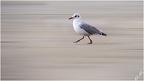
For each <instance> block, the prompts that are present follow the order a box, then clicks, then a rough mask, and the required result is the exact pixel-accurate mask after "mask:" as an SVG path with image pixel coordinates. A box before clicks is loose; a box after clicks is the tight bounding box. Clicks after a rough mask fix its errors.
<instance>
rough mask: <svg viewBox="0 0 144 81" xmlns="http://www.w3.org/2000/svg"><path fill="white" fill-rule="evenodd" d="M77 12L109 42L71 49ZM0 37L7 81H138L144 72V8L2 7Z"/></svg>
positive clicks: (98, 39) (121, 4) (72, 4)
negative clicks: (143, 19) (143, 50)
mask: <svg viewBox="0 0 144 81" xmlns="http://www.w3.org/2000/svg"><path fill="white" fill-rule="evenodd" d="M76 12H78V13H80V14H81V16H82V18H83V20H84V21H86V22H87V23H89V24H91V25H93V26H95V27H98V28H100V29H101V30H103V31H104V32H105V33H107V35H108V36H107V37H104V36H99V35H93V36H91V38H92V39H93V42H94V43H93V44H91V45H90V44H87V43H88V42H89V40H88V38H87V37H85V39H84V40H82V41H81V42H79V43H73V42H74V41H76V40H77V39H79V38H81V36H80V35H78V34H76V33H75V31H74V30H73V27H72V20H68V18H69V17H71V16H72V15H73V14H74V13H76ZM1 32H2V55H1V57H2V60H1V61H2V79H3V80H134V78H135V76H136V75H138V74H139V72H140V71H142V68H143V65H142V61H143V57H142V56H143V54H142V2H112V1H111V2H105V1H103V2H100V1H95V2H66V1H62V2H44V1H39V2H36V1H33V2H30V1H27V2H26V1H25V2H23V1H20V2H2V31H1ZM139 79H142V77H140V78H139Z"/></svg>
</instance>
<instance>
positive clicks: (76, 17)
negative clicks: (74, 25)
mask: <svg viewBox="0 0 144 81" xmlns="http://www.w3.org/2000/svg"><path fill="white" fill-rule="evenodd" d="M78 18H81V16H80V14H79V13H75V14H74V15H73V16H72V17H70V18H69V20H70V19H78Z"/></svg>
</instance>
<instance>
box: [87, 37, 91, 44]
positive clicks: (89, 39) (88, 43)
mask: <svg viewBox="0 0 144 81" xmlns="http://www.w3.org/2000/svg"><path fill="white" fill-rule="evenodd" d="M88 38H89V40H90V42H89V43H88V44H92V40H91V38H90V37H89V36H88Z"/></svg>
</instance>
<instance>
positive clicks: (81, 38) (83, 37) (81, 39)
mask: <svg viewBox="0 0 144 81" xmlns="http://www.w3.org/2000/svg"><path fill="white" fill-rule="evenodd" d="M82 39H84V36H83V37H82V38H80V39H79V40H77V41H75V42H73V43H77V42H79V41H80V40H82Z"/></svg>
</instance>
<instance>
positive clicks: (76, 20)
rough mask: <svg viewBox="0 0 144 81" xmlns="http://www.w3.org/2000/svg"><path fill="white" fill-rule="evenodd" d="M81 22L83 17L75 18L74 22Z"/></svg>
mask: <svg viewBox="0 0 144 81" xmlns="http://www.w3.org/2000/svg"><path fill="white" fill-rule="evenodd" d="M80 22H82V19H81V18H75V19H74V20H73V24H75V23H80Z"/></svg>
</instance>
